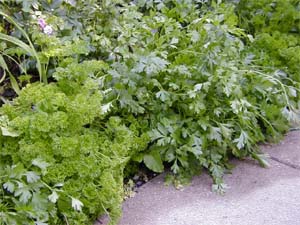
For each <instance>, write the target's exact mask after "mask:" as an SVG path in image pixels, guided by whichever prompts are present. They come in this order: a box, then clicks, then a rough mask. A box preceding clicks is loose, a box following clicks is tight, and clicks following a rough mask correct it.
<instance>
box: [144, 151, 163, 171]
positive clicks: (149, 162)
mask: <svg viewBox="0 0 300 225" xmlns="http://www.w3.org/2000/svg"><path fill="white" fill-rule="evenodd" d="M144 163H145V165H146V166H147V167H148V168H149V169H150V170H152V171H154V172H157V173H161V172H163V170H164V165H163V163H162V160H161V156H160V154H159V152H158V151H155V150H154V151H151V152H150V153H148V154H145V155H144Z"/></svg>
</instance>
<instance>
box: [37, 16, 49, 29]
mask: <svg viewBox="0 0 300 225" xmlns="http://www.w3.org/2000/svg"><path fill="white" fill-rule="evenodd" d="M38 24H39V26H40V28H41V29H44V28H45V27H46V26H47V24H46V21H45V20H44V19H41V18H40V19H38Z"/></svg>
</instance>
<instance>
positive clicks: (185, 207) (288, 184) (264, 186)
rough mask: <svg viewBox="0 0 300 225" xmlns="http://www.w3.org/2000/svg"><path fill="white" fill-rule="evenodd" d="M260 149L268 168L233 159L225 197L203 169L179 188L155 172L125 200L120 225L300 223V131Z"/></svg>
mask: <svg viewBox="0 0 300 225" xmlns="http://www.w3.org/2000/svg"><path fill="white" fill-rule="evenodd" d="M262 150H263V151H264V152H266V153H268V154H269V155H270V160H269V163H270V164H271V166H270V168H268V169H264V168H261V167H259V166H258V165H257V163H255V162H253V161H250V160H245V161H242V162H239V161H233V163H234V164H235V165H236V168H235V169H233V171H232V174H228V175H226V176H225V182H226V184H228V185H229V186H230V189H229V190H227V193H226V194H225V196H219V195H217V194H215V193H212V192H211V185H212V180H211V178H210V177H209V176H208V175H207V174H202V175H201V176H199V177H195V178H194V179H193V181H192V183H191V185H190V186H187V187H185V188H184V189H183V190H176V189H175V188H174V187H172V186H169V187H166V186H164V178H163V175H161V176H158V177H156V178H155V179H153V180H152V181H150V182H149V183H147V184H145V185H144V186H142V187H141V188H140V189H139V192H138V193H137V194H136V196H135V197H134V198H131V199H128V200H127V201H126V202H125V203H124V205H123V217H122V219H121V221H120V223H119V225H300V132H299V131H293V132H290V133H289V134H288V135H287V136H286V138H285V139H284V141H282V142H281V143H280V144H278V145H264V146H262Z"/></svg>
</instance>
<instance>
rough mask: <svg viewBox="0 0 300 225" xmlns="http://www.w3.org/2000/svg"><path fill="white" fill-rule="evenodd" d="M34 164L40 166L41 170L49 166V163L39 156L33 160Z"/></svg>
mask: <svg viewBox="0 0 300 225" xmlns="http://www.w3.org/2000/svg"><path fill="white" fill-rule="evenodd" d="M32 165H34V166H37V167H39V168H40V169H41V170H46V169H47V167H48V166H49V163H46V162H45V161H43V160H41V159H38V158H37V159H34V160H32Z"/></svg>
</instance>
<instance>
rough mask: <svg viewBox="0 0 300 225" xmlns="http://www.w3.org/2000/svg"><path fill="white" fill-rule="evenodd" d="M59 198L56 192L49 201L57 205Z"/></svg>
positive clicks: (49, 197) (50, 196)
mask: <svg viewBox="0 0 300 225" xmlns="http://www.w3.org/2000/svg"><path fill="white" fill-rule="evenodd" d="M58 198H59V196H58V194H57V192H56V191H53V192H52V194H51V195H49V196H48V199H49V201H50V202H52V203H56V202H57V200H58Z"/></svg>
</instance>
